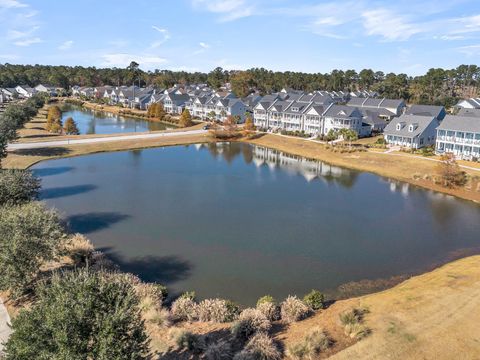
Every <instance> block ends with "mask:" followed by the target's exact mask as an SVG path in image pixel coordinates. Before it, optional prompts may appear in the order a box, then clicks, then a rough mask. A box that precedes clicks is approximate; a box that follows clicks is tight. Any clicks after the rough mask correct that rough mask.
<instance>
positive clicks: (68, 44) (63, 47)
mask: <svg viewBox="0 0 480 360" xmlns="http://www.w3.org/2000/svg"><path fill="white" fill-rule="evenodd" d="M72 45H73V40H67V41H65V42H64V43H62V44H61V45H60V46H59V47H58V49H59V50H68V49H70V48H71V47H72Z"/></svg>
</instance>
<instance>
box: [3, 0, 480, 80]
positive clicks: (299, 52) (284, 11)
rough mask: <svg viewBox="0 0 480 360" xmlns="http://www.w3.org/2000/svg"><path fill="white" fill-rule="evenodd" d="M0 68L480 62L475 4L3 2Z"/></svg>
mask: <svg viewBox="0 0 480 360" xmlns="http://www.w3.org/2000/svg"><path fill="white" fill-rule="evenodd" d="M0 24H1V25H2V26H0V63H5V62H9V63H20V64H35V63H38V64H50V65H61V64H64V65H83V66H90V65H93V66H97V67H114V66H115V67H125V66H127V65H128V63H130V61H131V60H135V61H137V62H138V63H140V67H141V68H143V69H145V70H153V69H156V68H158V69H171V70H186V71H210V70H212V69H213V68H215V67H217V66H221V67H223V68H225V69H247V68H250V67H265V68H268V69H272V70H281V71H285V70H291V71H304V72H329V71H331V70H332V69H335V68H337V69H343V70H346V69H355V70H357V71H358V70H361V69H362V68H372V69H374V70H381V71H384V72H396V73H400V72H404V73H407V74H409V75H417V74H422V73H424V72H425V71H426V70H428V69H429V68H431V67H443V68H454V67H457V66H458V65H460V64H462V63H465V64H467V63H468V64H479V63H480V61H479V60H480V1H479V0H444V1H439V0H435V1H434V0H425V1H421V0H396V1H372V0H357V1H349V0H346V1H342V0H340V1H339V0H336V1H312V0H296V1H287V0H270V1H266V0H162V1H154V0H129V1H123V0H75V1H72V0H68V1H66V0H0Z"/></svg>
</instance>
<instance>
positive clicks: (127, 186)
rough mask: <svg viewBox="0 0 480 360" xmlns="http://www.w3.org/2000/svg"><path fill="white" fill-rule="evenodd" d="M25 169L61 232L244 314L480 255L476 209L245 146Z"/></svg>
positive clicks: (174, 288) (151, 277)
mask: <svg viewBox="0 0 480 360" xmlns="http://www.w3.org/2000/svg"><path fill="white" fill-rule="evenodd" d="M33 169H34V171H35V173H36V174H37V175H38V176H40V177H41V179H42V185H43V191H42V195H41V196H42V198H43V199H44V200H45V201H47V202H48V204H49V205H52V206H54V207H56V208H57V209H59V211H60V212H62V213H63V215H64V216H65V217H66V219H67V220H68V222H69V224H70V227H71V229H72V231H75V232H81V233H84V234H85V235H86V236H87V237H89V238H90V239H91V240H92V241H93V243H94V245H95V246H96V247H97V248H98V249H101V250H103V251H105V252H106V253H107V254H108V256H110V257H111V258H113V259H114V260H115V261H116V262H117V263H118V264H120V266H121V267H122V269H124V270H126V271H130V272H133V273H136V274H138V275H140V276H141V277H142V278H143V279H145V280H148V281H158V282H160V283H163V284H165V285H167V286H168V287H169V289H170V292H171V293H173V294H179V293H181V292H182V291H186V290H194V291H196V293H197V295H198V296H199V297H200V298H206V297H215V296H218V297H222V298H228V299H232V300H235V301H238V302H240V303H242V304H245V305H251V304H254V303H255V301H256V299H257V298H258V297H260V296H262V295H265V294H270V295H272V296H274V297H276V298H277V299H279V300H281V299H282V298H284V297H286V296H287V295H289V294H298V295H303V294H304V293H306V292H308V291H309V290H311V289H312V288H314V289H320V290H322V291H326V292H327V293H329V294H334V295H335V296H345V295H349V294H350V295H351V293H349V291H350V292H351V291H353V293H355V292H357V293H359V292H363V291H373V290H378V289H379V288H382V287H383V286H386V285H388V284H389V279H391V278H392V277H399V276H400V277H401V276H402V275H409V274H413V273H418V272H421V271H426V270H429V269H431V268H432V267H433V266H437V265H439V264H441V263H444V262H447V261H450V260H452V259H455V258H458V257H461V256H465V255H468V254H473V253H479V252H480V236H479V234H480V221H479V219H480V207H479V206H477V205H475V204H473V203H469V202H466V201H461V200H458V199H455V198H452V197H450V196H446V195H442V194H439V193H435V192H432V191H427V190H423V189H420V188H417V187H414V186H410V185H408V184H405V183H399V182H395V181H390V180H388V179H385V178H382V177H379V176H377V175H373V174H370V173H361V172H356V171H351V170H347V169H343V168H339V167H335V166H330V165H328V164H325V163H322V162H318V161H312V160H308V159H304V158H301V157H297V156H292V155H289V154H285V153H282V152H278V151H275V150H271V149H267V148H262V147H256V146H251V145H247V144H241V143H231V144H228V143H219V144H209V145H206V144H205V145H195V146H193V145H191V146H180V147H169V148H157V149H146V150H138V151H127V152H115V153H103V154H95V155H88V156H82V157H75V158H65V159H59V160H50V161H47V162H43V163H40V164H37V165H35V166H34V167H33ZM397 279H398V278H397ZM345 284H346V285H345ZM363 287H366V289H364V288H363ZM352 289H353V290H352Z"/></svg>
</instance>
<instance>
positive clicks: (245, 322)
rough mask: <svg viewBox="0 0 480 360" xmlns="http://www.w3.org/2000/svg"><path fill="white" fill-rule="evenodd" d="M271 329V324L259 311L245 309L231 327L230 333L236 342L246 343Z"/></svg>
mask: <svg viewBox="0 0 480 360" xmlns="http://www.w3.org/2000/svg"><path fill="white" fill-rule="evenodd" d="M271 327H272V324H270V321H269V320H268V319H267V317H266V316H265V315H264V314H263V313H262V312H261V311H259V310H257V309H245V310H243V311H242V312H241V313H240V315H239V317H238V320H237V321H235V323H234V324H233V325H232V327H231V332H232V335H233V336H234V337H235V338H236V339H237V340H240V341H246V340H248V339H250V338H251V337H252V336H253V335H255V334H257V333H259V332H268V331H269V330H270V328H271Z"/></svg>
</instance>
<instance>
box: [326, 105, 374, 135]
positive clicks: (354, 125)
mask: <svg viewBox="0 0 480 360" xmlns="http://www.w3.org/2000/svg"><path fill="white" fill-rule="evenodd" d="M323 118H324V120H323V121H324V125H323V135H326V134H328V133H329V132H330V131H339V130H341V129H349V130H353V131H355V132H356V133H357V134H358V136H359V137H365V136H369V135H370V127H369V126H364V125H363V115H362V113H361V112H360V110H359V109H358V108H356V107H352V106H347V105H332V106H330V107H329V108H328V109H327V110H326V111H325V113H324V114H323Z"/></svg>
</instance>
